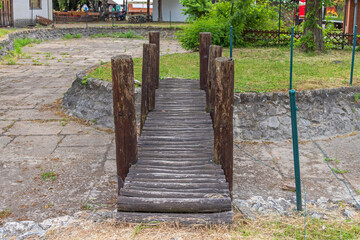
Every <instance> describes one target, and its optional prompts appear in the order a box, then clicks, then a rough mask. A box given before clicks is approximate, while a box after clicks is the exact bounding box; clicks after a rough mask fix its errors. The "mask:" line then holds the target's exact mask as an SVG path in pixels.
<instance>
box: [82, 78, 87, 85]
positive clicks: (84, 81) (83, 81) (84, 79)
mask: <svg viewBox="0 0 360 240" xmlns="http://www.w3.org/2000/svg"><path fill="white" fill-rule="evenodd" d="M88 81H89V78H88V77H84V78H83V80H82V81H81V85H86V84H87V83H88Z"/></svg>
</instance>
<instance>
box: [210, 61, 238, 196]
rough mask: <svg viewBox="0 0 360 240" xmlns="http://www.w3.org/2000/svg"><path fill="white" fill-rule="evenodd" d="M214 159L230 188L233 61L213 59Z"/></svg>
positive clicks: (231, 172) (231, 176) (231, 178)
mask: <svg viewBox="0 0 360 240" xmlns="http://www.w3.org/2000/svg"><path fill="white" fill-rule="evenodd" d="M215 67H216V76H215V109H214V160H215V162H216V163H220V164H221V166H222V168H223V170H224V173H225V178H226V181H227V182H228V183H229V187H230V191H231V190H232V180H233V109H234V106H233V104H234V61H233V60H232V59H231V58H225V57H220V58H216V60H215Z"/></svg>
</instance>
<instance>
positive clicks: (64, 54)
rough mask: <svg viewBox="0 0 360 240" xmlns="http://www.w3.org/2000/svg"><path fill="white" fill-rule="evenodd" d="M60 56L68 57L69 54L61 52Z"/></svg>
mask: <svg viewBox="0 0 360 240" xmlns="http://www.w3.org/2000/svg"><path fill="white" fill-rule="evenodd" d="M60 55H63V56H66V55H70V54H69V53H67V52H61V53H60Z"/></svg>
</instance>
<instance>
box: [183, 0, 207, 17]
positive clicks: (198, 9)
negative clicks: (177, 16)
mask: <svg viewBox="0 0 360 240" xmlns="http://www.w3.org/2000/svg"><path fill="white" fill-rule="evenodd" d="M180 3H181V4H182V5H183V6H184V7H185V8H183V9H182V13H183V14H184V15H187V16H188V17H187V19H186V21H188V22H193V21H195V20H196V19H197V18H200V17H202V16H204V15H206V14H208V13H209V12H210V10H211V8H212V3H211V1H210V0H180Z"/></svg>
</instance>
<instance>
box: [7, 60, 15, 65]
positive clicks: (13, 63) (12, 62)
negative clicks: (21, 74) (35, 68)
mask: <svg viewBox="0 0 360 240" xmlns="http://www.w3.org/2000/svg"><path fill="white" fill-rule="evenodd" d="M15 64H16V60H15V59H9V60H8V61H7V62H6V65H15Z"/></svg>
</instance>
